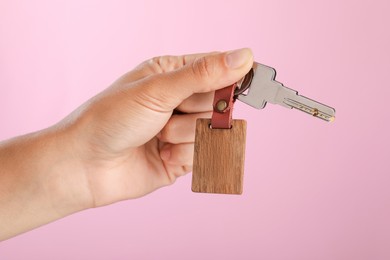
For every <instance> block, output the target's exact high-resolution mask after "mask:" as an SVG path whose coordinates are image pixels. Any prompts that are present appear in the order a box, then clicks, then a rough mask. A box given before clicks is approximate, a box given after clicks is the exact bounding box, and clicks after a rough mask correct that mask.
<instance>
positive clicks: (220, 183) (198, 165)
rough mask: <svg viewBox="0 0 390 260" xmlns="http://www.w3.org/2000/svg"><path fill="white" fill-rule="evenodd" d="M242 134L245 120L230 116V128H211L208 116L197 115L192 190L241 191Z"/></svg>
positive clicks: (225, 192) (242, 167)
mask: <svg viewBox="0 0 390 260" xmlns="http://www.w3.org/2000/svg"><path fill="white" fill-rule="evenodd" d="M245 138H246V121H245V120H233V121H232V128H231V129H211V128H210V119H198V120H197V122H196V134H195V151H194V165H193V171H192V191H194V192H204V193H224V194H241V193H242V187H243V177H244V162H245Z"/></svg>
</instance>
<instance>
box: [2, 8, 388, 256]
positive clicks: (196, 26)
mask: <svg viewBox="0 0 390 260" xmlns="http://www.w3.org/2000/svg"><path fill="white" fill-rule="evenodd" d="M389 12H390V8H389V1H387V0H383V1H375V0H370V1H364V0H350V1H349V0H344V1H340V0H332V1H330V0H324V1H312V0H307V1H303V0H302V1H298V0H294V1H290V0H285V1H280V0H279V1H278V0H272V1H271V0H267V1H263V0H239V1H233V0H232V1H211V0H208V1H205V0H191V1H174V0H165V1H157V0H155V1H152V0H147V1H145V0H143V1H137V2H136V1H117V0H110V1H93V0H83V1H81V0H77V1H76V0H75V1H65V0H64V1H60V0H58V1H49V0H48V1H28V0H24V1H23V0H0V106H1V109H0V122H1V128H0V139H7V138H10V137H12V136H15V135H19V134H23V133H26V132H30V131H34V130H37V129H41V128H44V127H46V126H49V125H51V124H53V123H55V122H57V121H58V120H60V119H61V118H62V117H64V116H65V115H67V114H68V113H70V112H71V111H72V110H73V109H74V108H76V107H77V106H78V105H79V104H81V103H82V102H83V101H85V100H86V99H88V98H89V97H91V96H92V95H94V94H95V93H97V92H99V91H101V90H102V89H104V88H105V87H106V86H108V85H109V84H110V83H111V82H112V81H113V80H114V79H116V78H117V77H118V76H119V75H121V74H122V73H123V72H125V71H127V70H130V69H132V68H133V67H134V66H135V65H137V64H138V63H140V62H141V61H143V60H145V59H147V58H150V57H152V56H156V55H162V54H183V53H193V52H204V51H212V50H227V49H233V48H239V47H251V48H252V49H253V51H254V53H255V58H256V60H257V61H260V62H262V63H265V64H268V65H270V66H273V67H275V68H276V69H277V71H278V79H279V80H280V81H281V82H283V83H285V85H287V86H290V87H292V88H295V89H297V90H299V91H300V93H302V94H304V95H306V96H309V97H312V98H314V99H318V100H319V101H322V102H324V103H326V104H329V105H332V106H334V107H335V108H336V110H337V119H336V121H335V122H334V123H333V124H327V123H325V122H323V121H321V120H316V119H313V118H310V117H309V116H307V115H306V114H303V113H300V112H297V111H289V110H287V109H285V108H282V107H277V106H271V105H270V106H268V107H267V109H265V110H262V111H259V110H255V109H252V108H250V107H247V106H245V105H244V104H237V107H236V111H235V117H236V118H245V119H247V121H248V137H247V140H248V144H247V158H246V166H245V167H246V172H245V185H244V194H243V195H242V196H221V195H204V194H195V193H192V192H191V190H190V185H191V175H187V176H186V177H184V178H181V179H180V180H178V181H177V182H176V184H175V185H173V186H171V187H168V188H163V189H160V190H158V191H157V192H155V193H153V194H151V195H149V196H147V197H144V198H141V199H137V200H132V201H126V202H121V203H117V204H115V205H111V206H108V207H104V208H99V209H93V210H88V211H84V212H81V213H78V214H75V215H72V216H70V217H67V218H65V219H62V220H59V221H57V222H55V223H52V224H49V225H46V226H44V227H42V228H39V229H36V230H34V231H31V232H28V233H26V234H23V235H20V236H18V237H16V238H14V239H11V240H8V241H5V242H2V243H1V244H0V259H1V260H8V259H57V260H60V259H267V260H272V259H277V260H279V259H280V260H282V259H283V260H284V259H297V260H298V259H299V260H304V259H310V260H311V259H316V260H322V259H324V260H329V259H332V260H336V259H340V260H341V259H343V260H345V259H354V260H360V259H368V260H384V259H390V188H389V186H390V177H389V174H390V158H389V154H390V139H389V133H390V126H389V114H388V104H389V103H390V98H389V96H390V86H389V79H388V75H389V68H390V51H389V46H390V40H389V39H390V35H389V31H390V30H389V24H390V18H389Z"/></svg>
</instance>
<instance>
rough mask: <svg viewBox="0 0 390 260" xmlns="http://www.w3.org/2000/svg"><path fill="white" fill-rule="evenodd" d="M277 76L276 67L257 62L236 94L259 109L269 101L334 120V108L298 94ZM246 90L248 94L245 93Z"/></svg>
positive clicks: (329, 120)
mask: <svg viewBox="0 0 390 260" xmlns="http://www.w3.org/2000/svg"><path fill="white" fill-rule="evenodd" d="M275 77H276V71H275V69H273V68H271V67H268V66H266V65H263V64H260V63H257V62H255V63H253V68H252V69H251V71H249V73H248V74H247V75H246V76H245V77H244V78H243V79H242V80H241V81H240V82H238V84H237V85H238V88H237V90H236V92H235V95H236V96H238V100H240V101H242V102H244V103H246V104H248V105H250V106H252V107H255V108H257V109H263V108H264V107H265V105H266V104H267V103H268V102H269V103H272V104H278V105H281V106H284V107H287V108H290V109H291V108H296V109H298V110H300V111H303V112H305V113H308V114H310V115H312V116H315V117H317V118H320V119H323V120H325V121H328V122H332V121H333V120H334V118H335V109H334V108H331V107H329V106H326V105H324V104H321V103H319V102H317V101H314V100H312V99H309V98H307V97H304V96H301V95H298V92H297V91H295V90H293V89H290V88H287V87H285V86H283V84H282V83H279V82H277V81H275ZM246 90H248V93H247V94H245V93H244V92H245V91H246Z"/></svg>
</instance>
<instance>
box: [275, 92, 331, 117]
mask: <svg viewBox="0 0 390 260" xmlns="http://www.w3.org/2000/svg"><path fill="white" fill-rule="evenodd" d="M282 102H283V103H284V104H286V105H288V106H290V107H291V108H295V109H298V110H300V111H302V112H305V113H307V114H310V115H312V116H314V117H317V118H319V119H322V120H325V121H327V122H333V121H334V120H335V113H336V111H335V109H334V108H332V107H329V106H327V105H324V104H321V103H319V102H317V101H315V100H312V99H310V98H307V97H304V96H301V95H298V94H296V95H293V96H290V97H284V98H283V101H282Z"/></svg>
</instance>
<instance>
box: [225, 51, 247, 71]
mask: <svg viewBox="0 0 390 260" xmlns="http://www.w3.org/2000/svg"><path fill="white" fill-rule="evenodd" d="M251 57H252V51H251V50H250V49H248V48H244V49H238V50H234V51H229V52H228V53H227V54H226V64H227V65H228V66H229V68H231V69H238V68H240V67H241V66H243V65H244V64H245V63H247V62H248V60H250V59H251Z"/></svg>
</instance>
